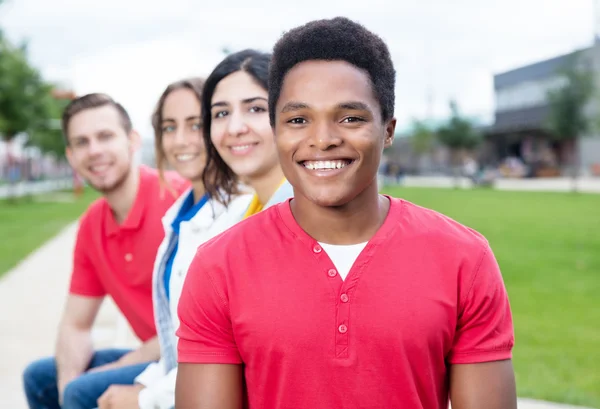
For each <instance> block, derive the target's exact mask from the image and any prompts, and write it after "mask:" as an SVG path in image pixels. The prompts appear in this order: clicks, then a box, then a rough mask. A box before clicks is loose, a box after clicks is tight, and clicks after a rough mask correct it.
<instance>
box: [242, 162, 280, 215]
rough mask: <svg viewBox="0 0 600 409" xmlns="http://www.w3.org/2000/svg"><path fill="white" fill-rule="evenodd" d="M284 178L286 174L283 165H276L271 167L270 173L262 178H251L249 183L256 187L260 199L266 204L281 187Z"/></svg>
mask: <svg viewBox="0 0 600 409" xmlns="http://www.w3.org/2000/svg"><path fill="white" fill-rule="evenodd" d="M283 178H284V175H283V171H282V170H281V167H279V166H276V167H274V168H273V169H271V170H270V171H269V173H266V174H264V175H262V176H261V177H260V178H256V179H254V180H250V181H249V182H248V184H249V185H250V186H251V187H252V188H253V189H254V191H255V192H256V195H257V196H258V200H259V201H260V203H262V205H263V206H264V205H266V204H267V203H268V202H269V200H270V199H271V197H273V194H275V192H276V191H277V189H279V186H281V182H282V181H283Z"/></svg>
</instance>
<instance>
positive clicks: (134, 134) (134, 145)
mask: <svg viewBox="0 0 600 409" xmlns="http://www.w3.org/2000/svg"><path fill="white" fill-rule="evenodd" d="M129 143H130V145H131V149H132V150H133V151H134V152H135V151H138V150H139V149H140V147H141V146H142V137H141V136H140V134H139V133H138V131H136V130H135V129H132V130H131V131H130V132H129Z"/></svg>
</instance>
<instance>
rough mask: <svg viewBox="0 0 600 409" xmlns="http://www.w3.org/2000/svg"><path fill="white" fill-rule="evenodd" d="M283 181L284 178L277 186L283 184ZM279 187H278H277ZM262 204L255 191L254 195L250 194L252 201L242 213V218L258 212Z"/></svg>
mask: <svg viewBox="0 0 600 409" xmlns="http://www.w3.org/2000/svg"><path fill="white" fill-rule="evenodd" d="M284 183H285V179H283V180H282V181H281V184H280V185H279V187H281V185H283V184H284ZM279 187H278V189H279ZM263 206H264V205H263V204H262V203H261V202H260V200H258V196H257V195H256V193H255V194H254V196H252V201H251V202H250V205H249V206H248V210H246V214H244V219H245V218H247V217H250V216H252V215H254V214H256V213H258V212H260V211H261V210H262V209H263Z"/></svg>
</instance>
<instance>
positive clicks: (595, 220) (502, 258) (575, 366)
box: [385, 187, 600, 408]
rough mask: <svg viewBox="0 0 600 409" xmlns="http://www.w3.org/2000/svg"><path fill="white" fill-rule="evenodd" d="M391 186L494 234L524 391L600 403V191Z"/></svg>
mask: <svg viewBox="0 0 600 409" xmlns="http://www.w3.org/2000/svg"><path fill="white" fill-rule="evenodd" d="M385 192H386V193H388V194H390V195H392V196H396V197H402V198H404V199H406V200H409V201H411V202H413V203H415V204H418V205H421V206H425V207H429V208H431V209H434V210H437V211H439V212H441V213H444V214H446V215H448V216H450V217H452V218H454V219H455V220H457V221H459V222H461V223H463V224H466V225H467V226H470V227H472V228H474V229H476V230H478V231H479V232H481V233H482V234H484V235H485V236H486V237H487V239H488V240H489V241H490V244H491V246H492V249H493V250H494V252H495V254H496V257H497V259H498V262H499V264H500V267H501V269H502V273H503V276H504V280H505V283H506V286H507V288H508V293H509V297H510V301H511V306H512V309H513V315H514V323H515V332H516V345H515V349H514V365H515V370H516V376H517V388H518V394H519V396H523V397H531V398H537V399H544V400H549V401H555V402H565V403H570V404H575V405H585V406H591V407H595V408H600V195H585V194H581V195H577V194H562V193H556V194H555V193H529V192H527V193H521V192H500V191H493V190H453V189H452V190H451V189H420V188H402V187H396V188H388V189H386V190H385Z"/></svg>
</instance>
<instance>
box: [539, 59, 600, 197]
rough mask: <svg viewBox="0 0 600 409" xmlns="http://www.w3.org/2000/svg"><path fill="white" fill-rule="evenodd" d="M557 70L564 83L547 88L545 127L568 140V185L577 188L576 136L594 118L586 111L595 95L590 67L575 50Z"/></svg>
mask: <svg viewBox="0 0 600 409" xmlns="http://www.w3.org/2000/svg"><path fill="white" fill-rule="evenodd" d="M559 74H560V75H561V76H562V78H564V80H565V81H564V85H563V86H561V87H559V88H556V89H552V90H550V91H548V95H547V100H548V106H549V115H548V118H547V124H546V129H547V130H548V131H549V132H550V133H551V135H552V137H553V138H554V139H555V140H558V141H566V142H568V143H570V145H571V149H572V153H571V155H570V162H571V163H570V165H571V176H572V180H573V184H572V189H573V190H574V191H576V190H577V177H578V175H579V167H580V154H579V143H578V142H579V139H580V138H581V137H582V136H584V135H586V133H587V132H589V131H590V130H592V129H593V128H594V125H595V121H596V119H595V118H593V116H591V115H589V114H588V112H586V108H587V107H588V104H589V103H590V101H591V100H592V97H593V96H594V95H595V92H596V91H595V90H596V87H595V81H594V71H593V69H592V67H591V64H589V62H588V61H586V60H584V59H583V58H581V54H580V53H579V52H578V53H576V54H574V55H573V58H571V59H569V60H568V62H567V63H566V64H565V66H564V67H562V68H561V70H560V71H559Z"/></svg>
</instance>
